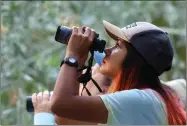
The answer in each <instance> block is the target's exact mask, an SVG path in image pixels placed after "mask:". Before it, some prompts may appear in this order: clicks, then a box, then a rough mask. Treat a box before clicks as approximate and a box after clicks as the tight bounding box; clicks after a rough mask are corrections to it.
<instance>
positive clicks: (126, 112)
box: [100, 89, 168, 125]
mask: <svg viewBox="0 0 187 126" xmlns="http://www.w3.org/2000/svg"><path fill="white" fill-rule="evenodd" d="M100 97H101V99H102V100H103V102H104V104H105V106H106V108H107V110H108V120H107V124H108V125H121V124H123V125H167V124H168V121H167V112H166V107H165V104H164V102H163V100H162V99H161V97H160V96H159V95H158V94H157V93H156V92H155V91H153V90H151V89H145V90H138V89H132V90H126V91H119V92H115V93H112V94H107V95H100Z"/></svg>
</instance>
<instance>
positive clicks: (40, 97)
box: [37, 92, 43, 102]
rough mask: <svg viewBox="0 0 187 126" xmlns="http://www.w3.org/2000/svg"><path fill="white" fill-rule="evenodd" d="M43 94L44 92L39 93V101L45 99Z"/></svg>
mask: <svg viewBox="0 0 187 126" xmlns="http://www.w3.org/2000/svg"><path fill="white" fill-rule="evenodd" d="M42 95H43V93H42V92H39V93H38V95H37V101H38V102H40V101H41V100H42V99H43V96H42Z"/></svg>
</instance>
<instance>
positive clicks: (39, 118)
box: [34, 112, 57, 125]
mask: <svg viewBox="0 0 187 126" xmlns="http://www.w3.org/2000/svg"><path fill="white" fill-rule="evenodd" d="M34 125H57V124H56V123H55V117H54V115H53V114H51V113H47V112H41V113H37V114H35V115H34Z"/></svg>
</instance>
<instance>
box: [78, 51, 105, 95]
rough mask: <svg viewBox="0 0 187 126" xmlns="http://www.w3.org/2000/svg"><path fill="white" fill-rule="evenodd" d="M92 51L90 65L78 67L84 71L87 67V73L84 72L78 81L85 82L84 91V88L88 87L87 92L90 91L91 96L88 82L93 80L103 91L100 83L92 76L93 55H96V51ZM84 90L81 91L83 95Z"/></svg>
mask: <svg viewBox="0 0 187 126" xmlns="http://www.w3.org/2000/svg"><path fill="white" fill-rule="evenodd" d="M90 52H91V57H90V59H89V60H88V66H83V67H80V68H79V69H78V71H82V70H84V69H87V70H86V73H84V74H82V75H81V76H80V77H79V78H78V82H79V83H82V84H83V89H82V92H83V90H84V89H86V92H87V93H88V95H89V96H91V93H90V92H89V90H88V89H87V88H86V84H87V83H88V82H89V81H90V80H92V82H93V83H94V85H95V86H96V87H97V89H98V90H99V91H100V92H102V89H101V88H100V87H99V85H98V84H97V82H96V81H95V80H94V79H93V78H92V68H91V67H92V64H93V57H94V51H90ZM82 92H81V95H82Z"/></svg>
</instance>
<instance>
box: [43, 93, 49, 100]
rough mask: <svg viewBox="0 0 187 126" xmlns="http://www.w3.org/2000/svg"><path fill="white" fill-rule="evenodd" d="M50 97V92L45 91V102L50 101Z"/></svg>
mask: <svg viewBox="0 0 187 126" xmlns="http://www.w3.org/2000/svg"><path fill="white" fill-rule="evenodd" d="M49 97H50V95H49V91H44V92H43V100H44V101H49Z"/></svg>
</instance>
